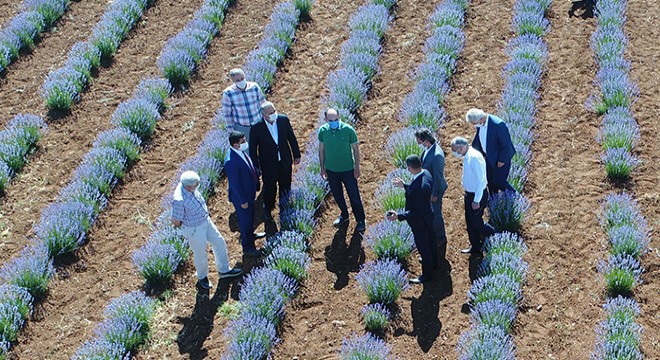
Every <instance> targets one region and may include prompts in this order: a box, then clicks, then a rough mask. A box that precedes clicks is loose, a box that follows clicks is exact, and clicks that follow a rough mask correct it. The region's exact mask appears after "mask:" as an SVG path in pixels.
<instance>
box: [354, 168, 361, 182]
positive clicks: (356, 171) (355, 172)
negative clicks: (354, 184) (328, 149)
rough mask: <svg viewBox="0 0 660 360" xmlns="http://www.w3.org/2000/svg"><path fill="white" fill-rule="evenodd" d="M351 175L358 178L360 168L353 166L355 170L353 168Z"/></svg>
mask: <svg viewBox="0 0 660 360" xmlns="http://www.w3.org/2000/svg"><path fill="white" fill-rule="evenodd" d="M353 176H355V179H359V178H360V168H359V167H355V170H353Z"/></svg>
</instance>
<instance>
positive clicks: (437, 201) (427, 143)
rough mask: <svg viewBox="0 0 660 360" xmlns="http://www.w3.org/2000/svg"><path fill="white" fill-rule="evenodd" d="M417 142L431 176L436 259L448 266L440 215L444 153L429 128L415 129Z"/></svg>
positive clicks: (445, 184) (443, 228) (443, 179)
mask: <svg viewBox="0 0 660 360" xmlns="http://www.w3.org/2000/svg"><path fill="white" fill-rule="evenodd" d="M415 138H416V139H417V143H418V144H419V145H421V146H422V147H423V148H424V152H423V153H422V156H421V157H422V168H424V169H425V170H427V171H428V172H429V173H430V174H431V176H432V177H433V188H432V189H431V206H432V207H433V232H434V236H435V238H436V242H437V244H438V247H439V248H438V250H439V251H438V259H439V261H442V262H444V265H445V266H447V267H449V266H448V265H449V263H448V262H447V259H446V255H447V232H446V231H445V219H444V218H443V217H442V197H443V196H444V194H445V191H446V190H447V180H445V153H444V151H442V148H441V147H440V146H439V145H438V144H437V142H436V139H435V136H433V133H432V132H431V130H429V129H419V130H417V131H415Z"/></svg>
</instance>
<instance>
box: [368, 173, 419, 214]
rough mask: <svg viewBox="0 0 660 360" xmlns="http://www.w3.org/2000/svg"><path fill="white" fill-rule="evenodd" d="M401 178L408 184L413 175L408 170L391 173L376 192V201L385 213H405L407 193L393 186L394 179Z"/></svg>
mask: <svg viewBox="0 0 660 360" xmlns="http://www.w3.org/2000/svg"><path fill="white" fill-rule="evenodd" d="M396 178H400V179H401V180H403V181H404V182H406V183H409V182H410V180H412V175H411V174H410V172H409V171H408V170H404V169H395V170H392V171H390V172H389V173H388V174H387V176H386V177H385V180H383V183H382V184H381V185H380V186H379V187H378V189H377V190H376V194H375V195H376V201H377V203H378V205H379V207H380V210H381V211H382V212H383V213H385V212H387V211H389V210H396V211H397V212H400V211H403V210H404V208H405V207H406V191H405V190H404V189H402V188H398V187H395V186H394V185H392V182H393V181H394V179H396Z"/></svg>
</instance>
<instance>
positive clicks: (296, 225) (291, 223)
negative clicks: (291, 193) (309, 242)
mask: <svg viewBox="0 0 660 360" xmlns="http://www.w3.org/2000/svg"><path fill="white" fill-rule="evenodd" d="M280 226H281V227H282V230H295V231H298V232H300V233H301V234H303V235H304V236H305V239H308V238H309V237H310V236H312V233H313V232H314V227H315V226H316V220H315V219H314V210H304V209H302V210H299V209H295V208H293V209H286V210H284V211H283V212H282V213H281V214H280Z"/></svg>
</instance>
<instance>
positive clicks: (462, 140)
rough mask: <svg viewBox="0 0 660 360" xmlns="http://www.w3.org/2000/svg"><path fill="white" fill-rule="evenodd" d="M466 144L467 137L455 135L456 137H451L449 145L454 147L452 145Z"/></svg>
mask: <svg viewBox="0 0 660 360" xmlns="http://www.w3.org/2000/svg"><path fill="white" fill-rule="evenodd" d="M467 144H468V141H467V139H466V138H464V137H462V136H457V137H455V138H453V139H451V146H452V147H454V146H463V145H467Z"/></svg>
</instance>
